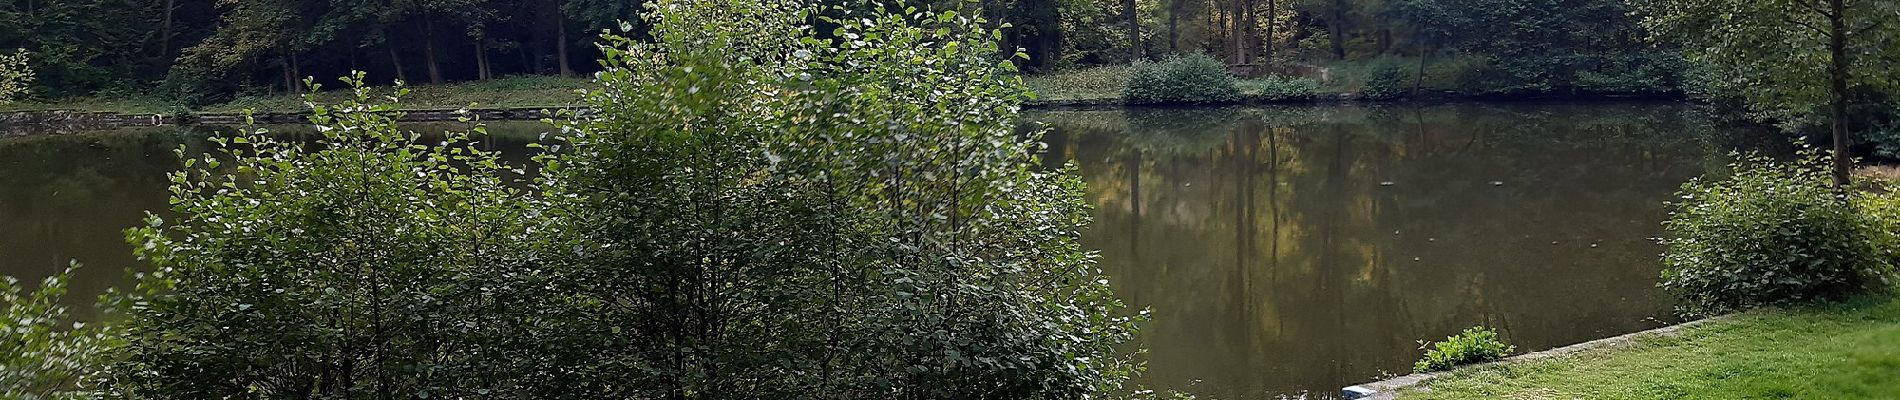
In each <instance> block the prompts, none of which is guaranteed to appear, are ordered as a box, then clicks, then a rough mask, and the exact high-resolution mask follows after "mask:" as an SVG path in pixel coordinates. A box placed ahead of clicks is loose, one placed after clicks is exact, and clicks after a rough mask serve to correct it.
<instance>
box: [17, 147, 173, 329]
mask: <svg viewBox="0 0 1900 400" xmlns="http://www.w3.org/2000/svg"><path fill="white" fill-rule="evenodd" d="M203 144H204V142H203V141H202V140H200V139H198V138H197V137H196V136H194V135H192V134H191V133H190V132H188V131H185V130H182V129H178V128H141V129H129V130H122V131H115V132H112V133H100V134H86V135H56V136H29V137H15V138H7V139H0V275H12V276H16V277H20V278H21V279H23V280H28V281H34V280H37V279H39V278H41V277H45V276H48V275H52V274H54V273H57V272H59V271H60V270H62V269H64V268H65V267H66V263H67V261H70V260H73V259H78V260H79V261H81V262H83V263H85V264H86V268H83V269H81V270H79V271H78V275H79V276H77V277H75V279H73V280H72V287H71V290H72V291H73V292H74V295H73V296H68V299H69V301H73V302H75V303H76V304H77V303H82V302H85V301H89V299H90V296H91V295H93V294H97V293H100V292H102V291H104V290H105V288H106V287H108V286H110V285H111V284H113V283H115V282H119V281H120V279H118V278H119V277H120V276H122V274H123V269H124V268H126V267H129V266H132V265H133V262H134V260H133V258H132V252H131V247H128V246H127V245H125V244H124V239H123V237H124V236H123V234H122V233H121V232H122V231H123V230H124V229H126V228H130V227H132V226H134V225H136V224H138V223H139V220H140V218H142V217H143V216H144V212H145V210H148V209H162V208H164V207H166V203H165V199H166V197H165V196H166V191H165V187H166V185H167V184H168V183H169V182H168V181H167V179H166V176H165V174H166V173H167V172H170V171H171V170H172V169H175V168H177V167H178V165H179V163H178V161H177V157H176V156H174V155H173V150H175V149H177V148H178V146H181V145H183V146H186V147H187V148H188V149H193V150H188V151H195V150H196V149H202V148H203ZM84 309H85V308H81V310H84Z"/></svg>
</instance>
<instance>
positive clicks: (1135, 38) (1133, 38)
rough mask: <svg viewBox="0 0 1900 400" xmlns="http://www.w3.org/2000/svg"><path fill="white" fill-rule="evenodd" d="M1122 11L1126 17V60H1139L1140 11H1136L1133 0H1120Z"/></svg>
mask: <svg viewBox="0 0 1900 400" xmlns="http://www.w3.org/2000/svg"><path fill="white" fill-rule="evenodd" d="M1122 11H1123V13H1122V14H1123V15H1122V16H1123V17H1126V18H1128V62H1130V63H1133V62H1135V61H1141V59H1142V54H1141V53H1142V51H1141V13H1138V12H1136V11H1137V10H1136V9H1135V0H1122Z"/></svg>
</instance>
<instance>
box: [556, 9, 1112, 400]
mask: <svg viewBox="0 0 1900 400" xmlns="http://www.w3.org/2000/svg"><path fill="white" fill-rule="evenodd" d="M795 4H797V2H792V1H753V2H748V1H736V2H708V1H678V2H667V3H665V4H663V5H660V6H657V7H653V8H651V10H653V11H652V14H650V15H649V18H648V19H647V21H652V22H654V25H653V26H652V31H651V36H652V37H653V38H654V39H652V40H651V41H647V40H636V39H631V38H625V37H619V36H609V37H607V38H606V39H605V41H604V43H603V45H602V49H603V51H604V52H605V53H606V57H605V61H604V62H603V65H604V66H605V67H606V71H605V72H602V73H600V74H599V75H598V77H599V78H598V79H599V84H600V89H597V90H593V91H590V92H589V93H588V94H587V95H586V96H585V98H586V102H587V103H588V104H589V105H591V106H592V108H594V109H596V110H598V112H597V113H595V114H594V115H592V116H590V117H588V118H582V119H574V120H569V121H565V122H564V123H563V126H562V129H563V131H566V132H568V133H569V135H565V136H564V138H565V140H567V141H568V142H569V144H570V145H571V146H567V147H568V148H570V149H571V151H567V152H563V153H560V154H559V155H558V156H553V157H551V158H544V159H546V160H549V162H548V163H547V165H548V166H547V168H545V169H543V172H544V173H545V177H546V181H545V182H544V183H543V185H542V187H544V188H546V189H547V191H548V194H547V196H548V197H549V198H550V199H574V200H562V201H561V202H560V203H557V206H556V207H555V208H553V209H552V210H550V213H549V215H550V216H551V217H552V220H553V221H555V222H556V225H555V226H557V227H559V229H554V230H553V233H551V235H552V236H550V239H549V240H550V243H549V244H548V245H547V251H548V252H549V253H555V254H562V255H563V257H565V258H567V259H564V260H563V261H562V262H560V263H557V265H558V267H557V269H556V271H557V272H554V274H555V275H558V276H564V277H569V278H570V279H572V281H571V282H568V283H569V286H567V287H569V288H571V290H572V292H571V293H568V294H566V295H565V296H564V297H565V298H567V299H570V300H571V301H572V303H571V304H565V305H562V306H559V307H555V311H554V312H555V313H556V314H557V315H571V317H562V318H559V325H558V326H559V328H558V329H557V331H558V332H561V337H567V338H569V339H562V340H563V341H570V342H574V343H589V344H592V345H594V346H600V347H601V348H604V349H612V351H603V352H599V354H594V355H584V357H581V358H579V359H577V360H575V365H574V367H573V368H574V369H576V370H582V371H590V372H591V373H594V374H597V375H595V376H598V377H601V378H599V381H600V382H614V383H615V385H611V386H608V385H596V386H593V387H582V388H577V389H576V390H575V391H576V392H577V393H579V394H580V395H578V396H576V397H581V398H636V399H645V398H667V397H679V395H678V394H679V393H688V394H690V395H688V396H687V397H690V398H800V397H813V396H816V397H825V398H888V397H918V398H946V399H957V398H1032V399H1033V398H1084V397H1089V396H1092V395H1096V394H1108V393H1120V392H1121V391H1122V389H1121V382H1122V381H1123V380H1124V379H1126V377H1127V376H1129V374H1132V373H1133V368H1134V365H1135V364H1133V363H1132V362H1130V361H1129V360H1127V359H1126V358H1125V357H1126V356H1125V355H1123V354H1122V353H1120V352H1119V351H1118V345H1119V344H1121V343H1122V342H1123V341H1125V340H1127V339H1128V338H1129V337H1130V334H1131V329H1132V325H1131V323H1132V320H1131V319H1129V318H1126V317H1123V316H1121V315H1125V314H1121V311H1120V310H1121V304H1120V303H1119V301H1118V300H1115V299H1114V297H1113V293H1112V292H1111V291H1109V287H1108V286H1107V282H1106V281H1105V280H1103V279H1104V277H1103V276H1101V275H1100V273H1099V271H1098V270H1097V268H1096V267H1095V266H1094V261H1093V258H1092V257H1091V256H1090V255H1089V254H1088V252H1086V251H1084V250H1083V249H1082V248H1081V246H1080V244H1079V242H1078V241H1077V237H1076V233H1077V232H1078V231H1079V230H1080V229H1081V228H1082V226H1083V225H1084V224H1086V223H1087V218H1088V212H1087V203H1086V202H1084V201H1083V200H1082V197H1081V194H1082V191H1081V184H1082V183H1081V181H1080V180H1079V179H1077V178H1076V177H1075V176H1074V172H1073V170H1072V169H1070V170H1055V171H1044V170H1041V169H1038V168H1035V167H1033V166H1034V165H1036V161H1035V159H1034V158H1033V156H1032V155H1033V154H1034V153H1035V152H1034V151H1032V149H1034V148H1035V146H1038V144H1037V143H1038V142H1037V140H1038V136H1039V133H1038V134H1031V135H1019V134H1017V133H1016V131H1015V129H1014V128H1015V122H1016V117H1017V112H1016V110H1017V108H1018V106H1019V105H1020V103H1021V101H1022V99H1023V98H1024V97H1025V96H1026V95H1027V94H1028V93H1027V90H1026V88H1024V87H1023V85H1022V84H1021V83H1020V81H1019V80H1018V75H1017V74H1016V71H1014V70H1013V66H1011V65H1010V64H1008V63H998V62H997V60H998V59H1000V58H1002V57H998V47H997V43H996V41H995V40H993V37H994V36H992V35H994V34H996V31H995V30H993V29H991V28H986V26H990V25H987V23H986V22H985V21H984V20H983V19H981V17H979V16H978V15H980V14H979V13H970V11H974V10H969V9H964V10H960V11H961V12H959V11H940V12H929V13H922V14H913V15H893V14H883V13H874V12H863V11H842V12H844V13H846V15H844V16H842V17H839V18H836V19H835V20H832V21H833V22H834V23H836V25H837V28H836V29H835V30H834V31H832V33H833V34H835V35H836V37H844V38H853V39H852V40H849V41H847V42H844V43H842V44H839V45H836V46H834V45H832V44H831V43H832V41H831V40H829V39H820V38H818V37H814V36H811V35H813V33H812V30H811V29H808V28H806V27H805V25H804V24H805V23H806V21H807V19H806V15H807V14H805V12H806V11H809V10H806V9H803V8H800V7H801V6H797V5H795ZM965 4H970V3H965ZM629 94H637V95H629ZM679 288H690V290H686V291H682V290H680V289H679ZM629 305H631V306H629ZM681 327H688V328H685V329H682V328H681ZM814 394H816V395H814Z"/></svg>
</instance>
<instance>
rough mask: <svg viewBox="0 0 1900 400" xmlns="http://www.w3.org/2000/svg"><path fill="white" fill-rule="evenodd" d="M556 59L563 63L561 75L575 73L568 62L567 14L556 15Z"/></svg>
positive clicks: (557, 61)
mask: <svg viewBox="0 0 1900 400" xmlns="http://www.w3.org/2000/svg"><path fill="white" fill-rule="evenodd" d="M554 32H555V33H554V61H555V62H556V63H560V64H561V68H560V71H561V76H572V75H574V67H573V66H571V65H570V64H568V63H567V16H566V15H556V16H554Z"/></svg>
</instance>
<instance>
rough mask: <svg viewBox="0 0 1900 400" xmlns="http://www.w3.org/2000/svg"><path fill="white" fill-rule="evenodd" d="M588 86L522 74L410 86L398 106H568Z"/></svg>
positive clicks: (277, 100)
mask: <svg viewBox="0 0 1900 400" xmlns="http://www.w3.org/2000/svg"><path fill="white" fill-rule="evenodd" d="M592 84H593V83H592V79H590V78H579V77H560V76H538V75H524V76H509V77H502V78H496V79H490V80H487V81H477V82H464V83H454V84H443V85H414V86H410V87H409V95H408V96H405V97H403V98H402V107H403V108H404V109H411V110H425V109H453V108H461V107H467V106H469V104H471V103H473V104H476V105H478V106H479V107H484V108H535V107H561V106H572V105H575V104H578V103H580V100H581V96H580V94H578V93H577V92H576V91H578V90H581V89H585V88H587V87H588V86H589V85H592ZM339 89H342V87H341V85H340V84H337V83H335V82H329V83H325V86H324V91H323V92H321V93H318V94H317V96H316V98H317V101H318V102H323V103H335V102H338V101H340V100H342V99H343V98H344V97H347V96H349V94H348V93H347V92H345V91H342V90H339ZM374 90H376V91H377V92H378V93H388V92H390V91H391V90H392V89H391V88H388V87H378V88H375V89H374ZM303 102H304V100H303V97H302V96H299V95H276V96H251V97H240V98H238V99H237V100H233V101H231V102H229V103H225V104H219V105H215V106H210V107H205V108H204V109H203V110H201V111H205V112H241V111H244V110H246V109H251V110H256V111H257V112H260V113H270V112H303V111H307V110H308V109H307V108H306V107H305V106H304V103H303Z"/></svg>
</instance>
